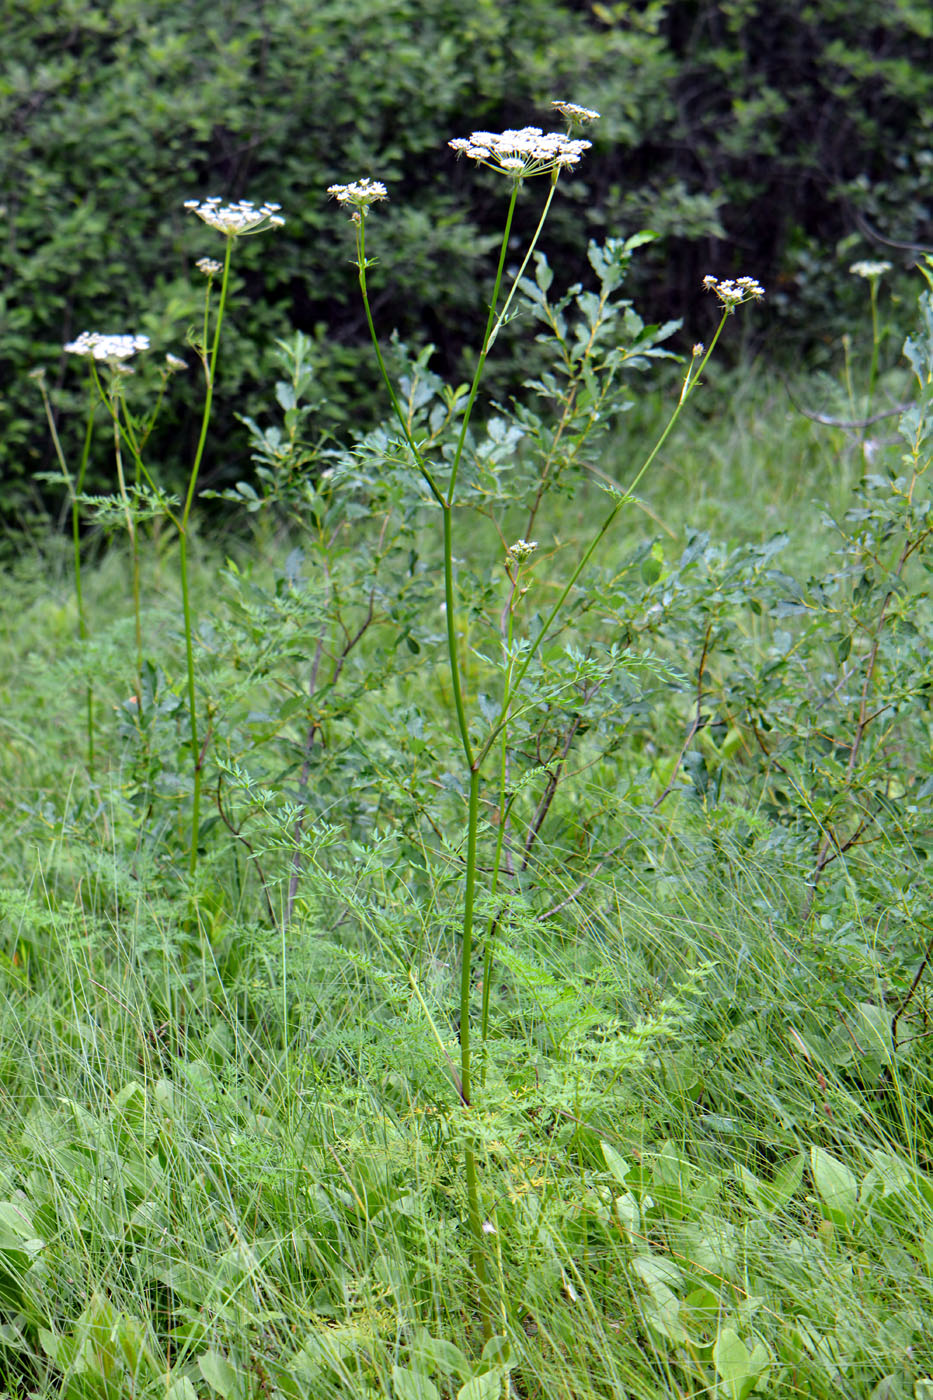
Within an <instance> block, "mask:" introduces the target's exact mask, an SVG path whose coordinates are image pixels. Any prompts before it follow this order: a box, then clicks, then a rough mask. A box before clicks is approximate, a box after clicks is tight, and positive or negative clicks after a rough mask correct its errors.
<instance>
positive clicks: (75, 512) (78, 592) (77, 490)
mask: <svg viewBox="0 0 933 1400" xmlns="http://www.w3.org/2000/svg"><path fill="white" fill-rule="evenodd" d="M39 392H40V393H41V395H42V403H43V405H44V407H45V416H46V420H47V422H48V425H49V432H50V433H51V435H52V444H53V446H54V448H55V456H56V458H57V459H58V465H59V467H60V468H61V473H62V476H63V477H64V478H65V483H66V485H67V487H68V494H69V496H70V497H71V544H72V554H73V558H74V576H75V605H76V607H77V609H78V637H79V639H80V641H82V642H86V641H87V635H88V632H87V618H86V615H85V611H84V592H83V584H82V579H81V511H80V507H79V505H78V497H79V496H80V495H81V492H82V491H83V490H84V478H85V474H86V473H87V464H88V461H89V459H90V455H91V439H92V438H93V435H94V412H95V409H96V407H97V395H96V392H95V388H94V380H93V376H92V378H91V381H90V394H89V397H88V410H87V427H86V428H85V430H84V447H83V448H82V451H81V461H80V463H79V466H78V479H77V482H72V479H71V473H70V472H69V470H68V467H67V465H66V462H65V454H64V452H63V451H62V444H61V439H60V438H59V436H58V429H57V428H56V426H55V417H54V415H53V413H52V405H51V403H50V402H49V395H48V390H47V389H46V387H45V378H44V376H39ZM86 700H87V771H88V777H89V778H91V779H92V780H93V777H94V687H93V685H92V683H91V682H90V681H88V683H87V693H86Z"/></svg>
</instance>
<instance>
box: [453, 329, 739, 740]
mask: <svg viewBox="0 0 933 1400" xmlns="http://www.w3.org/2000/svg"><path fill="white" fill-rule="evenodd" d="M728 315H729V312H728V311H727V312H724V313H723V316H722V318H721V319H720V322H719V325H718V326H717V327H716V333H715V335H714V336H713V339H712V340H711V341H710V344H709V346H708V348H707V350H706V352H705V354H704V355H703V356H702V358H701V359H700V360H699V361H696V360H694V361H693V362H692V363H691V365H690V367H689V368H688V370H687V375H686V378H685V379H684V383H683V386H682V388H681V391H680V397H679V399H678V400H677V404H676V407H675V408H674V411H673V413H672V414H671V416H670V418H669V420H668V422H667V426H666V427H665V429H664V431H663V432H662V433H661V435H660V437H659V438H658V440H657V442H656V443H655V444H654V447H652V449H651V451H650V452H649V453H648V456H647V457H646V458H645V460H644V462H642V464H641V466H640V467H639V468H638V471H637V472H636V473H635V475H634V476H633V477H632V479H631V481H630V482H629V484H628V486H627V487H626V488H625V490H624V491H622V492H620V494H619V496H618V498H617V499H616V502H615V504H614V505H613V507H612V509H611V510H610V511H609V513H608V514H607V515H606V517H605V518H604V520H603V522H602V524H601V525H600V527H599V529H598V530H597V531H596V534H595V535H594V536H593V538H592V540H591V541H590V543H589V544H588V545H587V547H586V549H585V550H584V552H583V554H582V556H581V558H580V559H579V561H578V563H577V565H576V568H575V569H574V570H573V572H572V573H571V575H570V577H569V578H568V580H567V582H566V584H565V585H564V587H563V588H562V589H561V591H560V593H559V594H558V597H557V601H556V602H555V603H554V605H553V607H552V608H551V610H550V612H549V613H548V615H547V617H546V618H545V619H544V622H543V623H542V625H541V627H540V629H539V631H538V635H537V636H536V637H535V638H534V640H533V641H532V642H531V644H530V646H529V647H528V648H527V650H526V652H525V655H524V657H523V659H522V662H521V664H520V665H519V666H517V667H516V669H515V673H514V675H513V677H512V680H511V683H510V684H509V685H507V687H506V692H505V694H504V696H503V700H502V708H501V710H500V712H499V717H498V719H497V720H496V723H495V724H494V725H493V727H492V729H491V730H490V732H489V734H488V735H487V737H486V740H485V742H484V743H483V745H482V747H481V748H480V750H479V753H478V754H477V758H476V762H477V764H478V765H481V764H482V763H483V762H484V760H485V758H486V755H487V754H488V753H489V750H490V749H491V748H492V746H493V744H494V743H495V742H496V740H497V738H498V737H499V735H500V734H501V733H502V731H503V729H504V728H505V726H506V724H507V723H508V716H509V710H510V707H511V705H512V702H513V699H514V696H515V693H516V691H517V690H518V688H519V686H520V685H521V683H522V681H523V679H524V677H525V674H526V672H527V670H528V667H529V666H530V665H531V663H532V661H533V660H534V658H535V656H536V655H537V653H538V651H539V649H540V647H541V645H542V644H543V642H544V639H545V637H546V636H547V634H548V632H549V631H550V630H551V627H552V626H553V624H554V622H555V620H556V618H557V616H558V614H559V613H560V611H561V609H562V608H563V606H564V604H565V603H566V601H567V599H568V597H569V596H570V593H571V590H572V589H573V588H574V586H575V584H576V582H577V580H578V579H579V577H580V575H581V574H582V573H583V571H584V569H585V568H586V566H587V565H588V564H589V562H590V560H591V559H592V557H593V555H594V554H595V553H596V550H597V549H598V548H599V546H600V544H601V543H602V541H603V539H604V538H605V536H606V535H607V534H608V532H609V530H610V529H611V528H612V526H613V525H614V524H615V522H616V519H617V518H618V515H619V513H620V511H621V510H622V508H623V506H625V505H628V503H629V502H630V501H631V499H632V492H633V491H634V490H635V489H636V487H637V486H638V484H639V482H640V481H641V480H642V478H643V477H644V475H645V473H646V472H647V471H648V469H649V467H651V465H652V463H653V462H654V460H655V458H656V457H657V455H658V453H659V452H660V451H661V448H662V447H663V446H664V444H665V442H667V439H668V438H669V437H670V435H671V433H672V432H673V431H674V428H675V426H676V424H677V420H678V419H679V417H680V415H681V412H682V410H683V408H684V405H685V404H686V402H687V400H688V399H689V398H690V395H691V394H692V393H693V390H694V389H695V388H696V386H697V384H698V382H699V378H700V374H701V372H702V370H703V367H704V366H705V365H706V362H707V361H708V360H709V357H710V355H711V354H712V353H713V350H714V349H715V348H716V342H717V341H718V339H719V337H720V335H721V334H722V328H723V326H724V325H725V324H726V319H727V317H728Z"/></svg>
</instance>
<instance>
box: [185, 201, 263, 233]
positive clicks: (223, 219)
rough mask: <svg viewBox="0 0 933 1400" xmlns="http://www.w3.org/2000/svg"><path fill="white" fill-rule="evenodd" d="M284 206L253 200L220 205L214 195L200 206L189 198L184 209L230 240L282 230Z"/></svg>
mask: <svg viewBox="0 0 933 1400" xmlns="http://www.w3.org/2000/svg"><path fill="white" fill-rule="evenodd" d="M281 207H282V206H281V204H260V205H259V206H258V207H257V206H256V205H255V204H254V203H253V201H252V200H251V199H241V200H238V201H237V203H236V204H221V202H220V196H219V195H211V197H210V198H209V199H205V200H204V202H203V203H201V202H200V201H199V200H197V199H186V200H185V208H186V209H187V210H188V211H189V212H190V213H192V214H197V216H198V218H199V219H203V220H204V222H205V223H206V224H209V225H210V226H211V228H215V229H216V230H217V232H218V233H223V234H226V236H227V237H228V238H238V237H240V236H241V235H243V234H247V233H262V232H263V231H264V230H265V229H267V228H281V227H282V225H283V224H284V223H285V220H284V219H283V218H282V216H281V215H280V213H279V210H280V209H281Z"/></svg>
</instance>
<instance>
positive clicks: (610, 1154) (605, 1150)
mask: <svg viewBox="0 0 933 1400" xmlns="http://www.w3.org/2000/svg"><path fill="white" fill-rule="evenodd" d="M599 1145H600V1147H601V1148H602V1154H603V1160H604V1161H605V1163H606V1166H607V1167H608V1168H609V1170H610V1171H611V1172H612V1175H613V1176H614V1177H615V1179H616V1181H617V1182H618V1183H619V1185H620V1186H624V1185H625V1178H626V1177H627V1176H628V1174H629V1172H630V1171H631V1170H632V1168H631V1166H630V1165H629V1163H628V1162H626V1160H625V1158H624V1157H622V1156H620V1155H619V1153H618V1152H617V1151H616V1150H615V1148H614V1147H610V1146H609V1144H608V1142H601V1143H600V1144H599Z"/></svg>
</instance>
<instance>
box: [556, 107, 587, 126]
mask: <svg viewBox="0 0 933 1400" xmlns="http://www.w3.org/2000/svg"><path fill="white" fill-rule="evenodd" d="M551 106H552V107H556V108H557V110H558V112H560V114H561V116H562V117H566V118H567V120H568V122H570V124H571V126H589V124H590V122H598V121H599V113H598V112H594V111H593V109H592V107H579V106H578V105H577V103H576V102H552V103H551Z"/></svg>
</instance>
